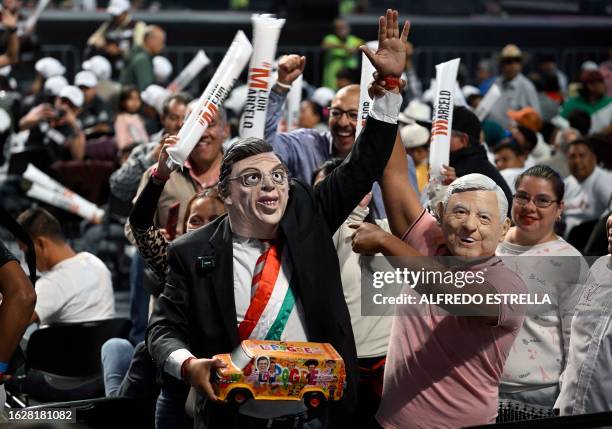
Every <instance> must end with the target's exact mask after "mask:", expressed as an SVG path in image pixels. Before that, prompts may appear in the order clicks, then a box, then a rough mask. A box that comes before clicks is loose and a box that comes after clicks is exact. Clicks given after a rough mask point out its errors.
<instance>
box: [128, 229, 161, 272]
mask: <svg viewBox="0 0 612 429" xmlns="http://www.w3.org/2000/svg"><path fill="white" fill-rule="evenodd" d="M131 229H132V233H133V234H134V240H135V241H136V246H138V251H139V252H140V255H141V256H142V258H143V259H144V261H145V265H146V266H147V268H149V269H150V270H152V271H153V272H154V273H155V275H156V276H157V278H158V279H159V280H160V281H161V282H162V283H163V282H165V281H166V269H167V268H168V263H167V262H166V251H167V250H168V241H167V240H166V238H165V237H164V236H163V235H162V233H161V231H160V230H159V228H157V227H155V226H150V227H149V228H147V229H138V228H135V227H134V226H131Z"/></svg>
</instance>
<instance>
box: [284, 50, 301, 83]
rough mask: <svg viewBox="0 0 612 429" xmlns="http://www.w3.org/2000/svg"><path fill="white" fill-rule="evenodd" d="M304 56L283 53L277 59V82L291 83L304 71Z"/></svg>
mask: <svg viewBox="0 0 612 429" xmlns="http://www.w3.org/2000/svg"><path fill="white" fill-rule="evenodd" d="M305 66H306V57H301V56H299V55H295V54H292V55H283V56H282V57H281V58H280V60H278V82H280V83H282V84H285V85H291V84H292V83H293V81H294V80H296V79H297V78H298V77H299V76H300V75H301V74H302V72H303V71H304V67H305Z"/></svg>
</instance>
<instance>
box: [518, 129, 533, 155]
mask: <svg viewBox="0 0 612 429" xmlns="http://www.w3.org/2000/svg"><path fill="white" fill-rule="evenodd" d="M517 128H518V130H519V131H520V132H521V134H522V135H523V137H525V142H526V144H527V152H531V151H532V150H533V148H534V147H536V145H537V144H538V136H537V134H536V133H535V132H534V131H533V130H532V129H530V128H527V127H525V126H523V125H519V126H517Z"/></svg>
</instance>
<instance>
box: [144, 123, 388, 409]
mask: <svg viewBox="0 0 612 429" xmlns="http://www.w3.org/2000/svg"><path fill="white" fill-rule="evenodd" d="M396 133H397V126H396V125H391V124H387V123H384V122H381V121H377V120H375V119H373V118H368V120H367V123H366V126H365V128H364V130H363V132H362V134H361V135H360V137H359V138H358V140H357V142H356V143H355V145H354V147H353V150H352V152H351V154H350V155H349V156H348V157H347V158H346V159H345V161H344V162H343V163H342V165H341V166H339V167H338V168H337V169H335V170H334V171H333V172H332V173H331V174H330V175H329V176H328V177H327V178H326V179H325V180H324V181H323V182H322V183H320V184H319V185H318V186H317V187H316V189H314V190H312V189H311V188H310V187H309V186H306V185H304V184H303V183H301V182H298V181H292V182H291V184H290V190H289V201H288V204H287V208H286V211H285V214H284V215H283V218H282V219H281V222H280V226H281V227H280V234H282V236H283V239H284V241H285V243H286V245H287V246H288V249H289V255H290V259H291V263H292V265H293V274H292V281H291V286H292V287H294V288H295V290H294V292H295V293H296V295H297V296H298V297H299V299H300V300H301V303H302V306H303V309H304V314H305V319H306V330H307V332H308V336H309V340H310V341H314V342H329V343H331V344H332V345H333V346H334V347H335V348H336V350H337V351H338V352H339V353H340V355H341V356H342V357H343V359H344V361H345V365H346V373H347V390H346V395H345V397H344V399H343V401H342V403H341V406H340V407H338V412H340V413H346V412H350V411H351V410H352V409H353V408H354V407H355V406H356V396H357V378H358V368H357V353H356V350H355V341H354V338H353V332H352V328H351V320H350V316H349V312H348V307H347V305H346V302H345V300H344V294H343V291H342V283H341V280H340V269H339V264H338V257H337V254H336V250H335V247H334V244H333V242H332V235H333V233H334V232H335V231H336V230H337V229H338V227H339V226H340V225H341V224H342V222H344V221H345V220H346V219H347V217H348V215H349V214H350V213H351V212H352V210H353V209H354V208H355V207H356V206H357V204H358V203H359V201H360V200H361V199H362V198H363V196H365V195H366V194H367V193H368V192H369V191H370V190H371V189H372V184H373V183H374V182H375V181H376V180H378V179H379V178H380V176H381V175H382V172H383V170H384V168H385V165H386V164H387V161H388V159H389V157H390V155H391V151H392V149H393V144H394V141H395V136H396ZM202 256H203V257H209V258H211V259H213V260H214V268H212V269H209V270H206V271H203V270H202V269H198V267H197V266H196V261H197V258H198V257H202ZM232 264H233V259H232V232H231V230H230V225H229V221H228V218H227V216H223V217H221V218H219V219H217V220H215V221H214V222H212V223H211V224H209V225H207V226H206V227H204V228H202V229H199V230H197V231H194V232H191V233H189V234H186V235H184V236H182V237H180V238H179V239H177V240H175V241H174V242H173V243H172V245H171V246H170V248H169V249H168V265H169V273H168V278H167V283H166V286H165V289H164V292H163V293H162V295H160V297H159V300H158V301H157V305H156V308H155V311H154V313H153V315H152V317H151V320H150V322H149V327H148V330H147V335H146V337H147V346H148V348H149V350H150V352H151V356H152V357H153V359H154V360H155V362H156V365H157V367H158V369H162V368H163V365H164V362H165V361H166V359H168V356H169V355H170V353H172V352H173V351H175V350H177V349H181V348H186V349H189V350H190V351H191V352H192V353H193V354H194V355H195V356H197V357H211V356H213V355H215V354H219V353H228V352H231V351H232V350H233V349H234V348H235V347H236V346H238V344H239V338H238V329H237V320H236V311H235V308H236V307H235V302H234V278H233V269H232ZM164 377H169V376H168V375H164ZM198 403H200V404H201V403H202V399H201V398H200V399H199V400H198ZM207 408H209V409H210V408H214V407H207ZM204 414H207V411H206V410H205V411H204ZM334 414H336V413H335V412H334ZM345 415H346V414H345ZM204 419H205V420H206V417H204Z"/></svg>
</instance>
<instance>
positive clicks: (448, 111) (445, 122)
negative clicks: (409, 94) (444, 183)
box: [429, 58, 459, 182]
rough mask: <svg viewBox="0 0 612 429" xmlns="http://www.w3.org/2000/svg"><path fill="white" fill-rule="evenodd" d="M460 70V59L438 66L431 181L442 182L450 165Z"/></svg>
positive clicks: (430, 163)
mask: <svg viewBox="0 0 612 429" xmlns="http://www.w3.org/2000/svg"><path fill="white" fill-rule="evenodd" d="M458 69H459V58H455V59H454V60H451V61H448V62H445V63H441V64H438V65H437V66H436V99H435V104H434V107H433V118H432V123H431V149H430V151H429V177H430V180H437V181H439V182H441V176H442V173H441V170H442V165H443V164H445V165H448V162H449V157H450V139H451V131H452V129H453V106H454V101H453V93H454V90H455V82H456V80H457V71H458Z"/></svg>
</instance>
